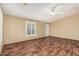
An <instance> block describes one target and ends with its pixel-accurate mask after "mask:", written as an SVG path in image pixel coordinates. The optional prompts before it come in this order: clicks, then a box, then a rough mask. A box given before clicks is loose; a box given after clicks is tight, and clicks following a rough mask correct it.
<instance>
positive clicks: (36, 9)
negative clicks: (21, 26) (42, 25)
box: [2, 3, 79, 23]
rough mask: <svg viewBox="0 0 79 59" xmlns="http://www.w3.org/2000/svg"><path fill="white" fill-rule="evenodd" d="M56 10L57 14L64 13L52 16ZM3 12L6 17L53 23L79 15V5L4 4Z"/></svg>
mask: <svg viewBox="0 0 79 59" xmlns="http://www.w3.org/2000/svg"><path fill="white" fill-rule="evenodd" d="M56 5H57V8H55V12H62V14H60V13H57V14H56V15H52V14H51V11H52V10H50V9H51V8H54V7H55V6H56ZM2 8H3V12H4V14H6V15H11V16H18V17H23V18H26V19H27V18H28V19H32V20H37V21H44V22H48V23H50V22H53V21H56V20H59V19H60V18H63V17H66V16H70V15H73V14H78V13H79V11H78V10H79V4H77V3H76V4H75V3H70V4H68V3H63V4H62V3H61V4H58V3H27V4H26V5H24V4H23V3H4V4H2Z"/></svg>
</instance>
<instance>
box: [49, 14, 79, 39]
mask: <svg viewBox="0 0 79 59" xmlns="http://www.w3.org/2000/svg"><path fill="white" fill-rule="evenodd" d="M50 36H56V37H61V38H70V39H76V40H79V15H73V16H69V17H66V18H63V19H60V20H59V21H56V22H53V23H51V24H50Z"/></svg>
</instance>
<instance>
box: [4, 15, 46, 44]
mask: <svg viewBox="0 0 79 59" xmlns="http://www.w3.org/2000/svg"><path fill="white" fill-rule="evenodd" d="M26 21H28V19H22V18H18V17H14V16H4V44H9V43H15V42H19V41H25V40H30V39H35V38H40V37H44V36H45V23H44V22H37V21H35V22H36V23H37V32H36V36H35V37H26V35H25V22H26Z"/></svg>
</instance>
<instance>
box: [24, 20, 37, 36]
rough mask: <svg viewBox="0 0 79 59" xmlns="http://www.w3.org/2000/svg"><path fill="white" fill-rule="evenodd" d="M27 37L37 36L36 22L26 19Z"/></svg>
mask: <svg viewBox="0 0 79 59" xmlns="http://www.w3.org/2000/svg"><path fill="white" fill-rule="evenodd" d="M25 31H26V37H29V36H36V22H32V21H26V30H25Z"/></svg>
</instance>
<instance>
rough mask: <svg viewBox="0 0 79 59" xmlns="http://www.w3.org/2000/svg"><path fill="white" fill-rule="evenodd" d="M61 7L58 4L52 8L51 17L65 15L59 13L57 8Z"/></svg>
mask: <svg viewBox="0 0 79 59" xmlns="http://www.w3.org/2000/svg"><path fill="white" fill-rule="evenodd" d="M60 6H61V4H56V5H55V6H53V7H52V8H50V11H51V15H56V14H63V12H61V11H57V8H58V7H60Z"/></svg>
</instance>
